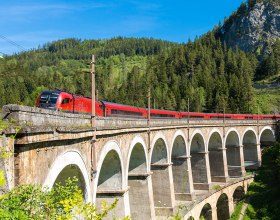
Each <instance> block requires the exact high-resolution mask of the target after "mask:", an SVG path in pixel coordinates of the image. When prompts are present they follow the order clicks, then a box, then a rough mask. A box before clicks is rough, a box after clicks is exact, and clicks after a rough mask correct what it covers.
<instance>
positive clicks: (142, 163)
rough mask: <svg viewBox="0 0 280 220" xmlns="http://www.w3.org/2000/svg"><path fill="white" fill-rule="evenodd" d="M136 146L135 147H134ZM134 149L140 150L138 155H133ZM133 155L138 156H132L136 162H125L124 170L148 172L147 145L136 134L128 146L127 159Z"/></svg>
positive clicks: (130, 158)
mask: <svg viewBox="0 0 280 220" xmlns="http://www.w3.org/2000/svg"><path fill="white" fill-rule="evenodd" d="M135 147H136V148H135ZM134 150H139V151H141V153H140V155H135V154H134V153H135V152H133V151H134ZM134 156H136V157H137V156H139V157H137V158H134V159H135V160H136V163H135V164H134V165H132V164H130V163H127V167H126V171H127V173H129V172H138V171H140V172H149V164H148V160H147V159H148V152H147V146H146V144H145V141H144V139H143V138H142V137H141V136H136V137H135V138H134V139H133V140H132V142H131V144H130V147H129V151H128V157H127V158H128V161H129V162H130V161H131V160H132V158H133V157H134Z"/></svg>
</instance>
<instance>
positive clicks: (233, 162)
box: [225, 130, 244, 177]
mask: <svg viewBox="0 0 280 220" xmlns="http://www.w3.org/2000/svg"><path fill="white" fill-rule="evenodd" d="M240 145H241V144H240V138H239V136H238V132H237V130H231V131H229V133H228V134H227V136H226V140H225V147H226V154H227V164H228V174H229V176H230V177H240V176H243V171H242V170H243V169H244V168H243V167H242V163H241V154H242V155H243V152H242V151H241V147H240Z"/></svg>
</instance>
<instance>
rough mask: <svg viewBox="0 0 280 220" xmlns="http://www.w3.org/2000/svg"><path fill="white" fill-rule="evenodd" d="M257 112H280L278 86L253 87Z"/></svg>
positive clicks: (279, 90)
mask: <svg viewBox="0 0 280 220" xmlns="http://www.w3.org/2000/svg"><path fill="white" fill-rule="evenodd" d="M255 94H256V102H257V103H258V104H259V113H264V114H269V113H274V112H276V113H277V112H278V113H279V112H280V87H274V88H264V89H255Z"/></svg>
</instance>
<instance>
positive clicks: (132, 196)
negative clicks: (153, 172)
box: [127, 141, 152, 220]
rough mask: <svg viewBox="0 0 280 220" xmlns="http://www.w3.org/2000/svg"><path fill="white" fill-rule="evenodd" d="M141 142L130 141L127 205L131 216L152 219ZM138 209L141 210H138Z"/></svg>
mask: <svg viewBox="0 0 280 220" xmlns="http://www.w3.org/2000/svg"><path fill="white" fill-rule="evenodd" d="M133 142H134V141H133ZM143 144H144V142H143V141H141V142H138V141H135V143H132V145H133V146H131V147H132V149H131V153H130V155H129V164H128V180H127V181H128V187H129V191H128V192H129V205H130V211H131V218H132V219H136V220H137V219H139V220H141V219H152V210H151V204H150V200H151V198H150V194H149V185H150V187H151V181H150V179H149V178H150V173H149V172H148V167H147V157H146V153H145V147H144V146H143ZM139 210H141V211H140V212H139Z"/></svg>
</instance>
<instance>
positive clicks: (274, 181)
mask: <svg viewBox="0 0 280 220" xmlns="http://www.w3.org/2000/svg"><path fill="white" fill-rule="evenodd" d="M279 177H280V143H276V144H274V145H273V146H271V147H267V148H265V149H264V150H263V154H262V166H261V168H260V170H259V173H258V175H257V177H256V182H254V183H252V184H251V185H250V187H249V189H248V192H247V196H249V197H250V204H249V206H248V208H247V210H246V216H245V217H244V219H279V216H280V208H279V207H280V200H279V198H280V187H279V186H280V178H279Z"/></svg>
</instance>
